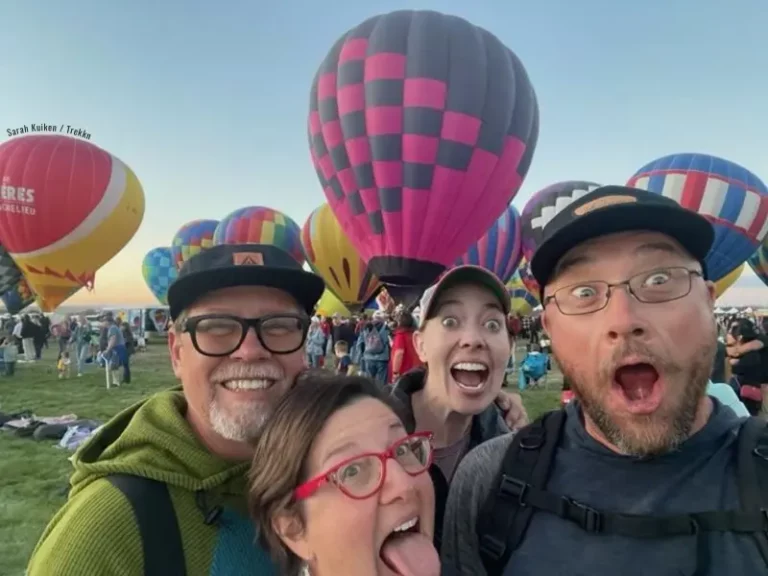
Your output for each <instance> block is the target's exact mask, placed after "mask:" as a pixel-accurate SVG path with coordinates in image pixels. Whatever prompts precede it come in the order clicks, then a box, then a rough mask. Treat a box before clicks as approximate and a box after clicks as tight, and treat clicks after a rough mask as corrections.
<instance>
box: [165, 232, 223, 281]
mask: <svg viewBox="0 0 768 576" xmlns="http://www.w3.org/2000/svg"><path fill="white" fill-rule="evenodd" d="M218 225H219V221H218V220H193V221H192V222H187V223H186V224H184V226H182V227H181V228H179V230H178V232H176V234H175V235H174V236H173V240H172V241H171V256H172V257H173V262H174V264H175V266H176V269H177V270H181V266H182V265H183V264H184V262H186V261H187V260H189V259H190V258H191V257H192V256H194V255H195V254H197V253H198V252H200V251H201V250H205V249H206V248H210V247H211V246H213V233H214V232H215V231H216V226H218Z"/></svg>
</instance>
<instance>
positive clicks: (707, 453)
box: [442, 400, 768, 576]
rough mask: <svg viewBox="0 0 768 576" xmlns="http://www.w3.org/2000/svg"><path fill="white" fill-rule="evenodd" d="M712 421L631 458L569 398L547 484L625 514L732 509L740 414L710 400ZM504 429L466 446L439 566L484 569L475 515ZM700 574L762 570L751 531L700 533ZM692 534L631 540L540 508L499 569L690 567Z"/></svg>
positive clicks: (579, 571)
mask: <svg viewBox="0 0 768 576" xmlns="http://www.w3.org/2000/svg"><path fill="white" fill-rule="evenodd" d="M713 403H714V410H713V412H712V416H711V417H710V419H709V422H707V424H706V425H705V426H704V428H703V429H702V430H700V431H699V432H698V433H697V434H695V435H694V436H692V437H691V438H690V439H689V440H687V441H686V442H685V443H684V444H683V445H682V446H681V447H680V449H679V450H678V451H676V452H674V453H670V454H666V455H663V456H660V457H656V458H648V459H642V460H641V459H637V458H632V457H628V456H622V455H619V454H616V453H614V452H611V451H610V450H608V449H607V448H605V447H604V446H602V445H601V444H599V443H598V442H596V441H595V440H594V439H593V438H592V437H591V436H589V435H588V434H587V432H586V431H585V429H584V425H583V423H582V420H581V416H580V412H579V408H578V404H576V403H571V404H570V405H569V406H568V407H567V409H566V412H567V419H566V423H565V430H564V434H563V442H562V445H561V447H560V448H559V449H558V451H557V455H556V459H555V462H554V468H553V469H552V475H551V477H550V482H549V484H548V486H547V490H548V491H550V492H555V493H557V494H562V495H564V496H568V497H571V498H574V499H576V500H578V501H580V502H582V503H584V504H587V505H590V506H592V507H594V508H596V509H598V510H603V511H614V512H622V513H627V514H657V515H658V514H664V515H667V514H688V513H692V512H705V511H712V510H719V509H720V510H723V509H737V508H738V507H739V494H738V489H737V486H736V474H735V456H736V445H737V432H738V430H739V426H740V424H741V422H742V419H739V418H737V417H736V416H735V414H734V413H733V411H731V410H730V409H728V408H725V407H723V406H721V405H720V404H719V403H718V402H717V401H716V400H713ZM511 441H512V435H511V434H507V435H504V436H500V437H498V438H495V439H493V440H489V441H488V442H485V443H484V444H481V445H480V446H478V447H477V448H475V449H474V450H472V451H471V452H470V453H469V454H467V456H466V457H465V458H464V459H463V460H462V462H461V464H459V468H458V470H457V471H456V475H455V476H454V478H453V482H452V483H451V492H450V496H449V498H448V504H447V509H446V515H445V524H444V527H443V545H442V563H443V570H442V574H443V576H457V575H462V576H484V575H486V572H485V569H484V568H483V564H482V561H481V559H480V555H479V553H478V550H479V545H478V537H477V532H476V526H477V516H478V513H479V511H480V510H481V509H482V508H483V506H484V503H485V502H486V500H487V498H488V497H489V494H490V493H491V492H492V490H494V488H495V486H494V483H495V479H496V477H497V475H498V473H499V470H500V467H501V463H502V459H503V457H504V454H505V453H506V451H507V448H508V447H509V445H510V443H511ZM703 537H704V538H705V539H706V542H707V545H708V549H709V550H708V556H709V565H708V567H705V568H704V570H703V571H702V572H701V574H702V575H707V576H722V575H725V574H745V575H746V574H750V575H759V574H768V567H766V564H765V562H764V561H763V559H762V557H761V556H760V553H759V551H758V549H757V545H756V543H755V541H754V538H753V536H751V535H737V534H734V533H731V532H727V533H707V534H706V535H705V536H703ZM696 552H697V551H696V537H695V536H682V537H674V538H667V539H658V540H636V539H630V538H624V537H620V536H615V535H609V534H589V533H587V532H584V531H582V529H581V528H580V527H578V526H577V525H575V524H573V523H571V522H568V521H566V520H562V519H560V518H559V517H557V516H554V515H552V514H549V513H547V512H541V511H539V512H536V513H535V514H534V515H533V520H532V521H531V524H530V526H529V528H528V531H527V533H526V537H525V540H524V541H523V543H522V544H521V545H520V547H519V548H518V549H517V551H515V553H513V554H512V556H511V558H510V561H509V563H508V564H507V567H506V570H505V572H504V574H505V575H508V576H534V575H535V576H541V575H545V574H552V575H555V574H557V575H558V576H582V575H584V576H587V575H589V576H615V575H617V574H621V575H622V576H647V575H649V574H651V575H653V576H667V575H680V576H688V575H692V574H694V573H695V571H696V568H697V567H696Z"/></svg>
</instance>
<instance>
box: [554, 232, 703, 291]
mask: <svg viewBox="0 0 768 576" xmlns="http://www.w3.org/2000/svg"><path fill="white" fill-rule="evenodd" d="M658 252H663V253H665V254H670V255H673V256H688V254H687V253H685V252H683V251H682V250H680V248H678V247H677V246H675V245H674V244H672V243H670V242H664V241H661V240H658V241H656V242H648V243H646V244H641V245H640V246H638V247H637V248H635V255H637V256H644V255H646V254H653V253H658ZM594 262H595V257H594V256H588V255H587V254H574V255H572V256H564V257H563V258H561V259H560V262H558V264H557V266H555V270H554V272H553V273H552V278H551V279H550V281H552V280H554V279H555V278H557V277H558V276H560V275H562V274H564V273H565V272H567V271H568V270H569V269H571V268H575V267H576V266H580V265H582V264H592V263H594Z"/></svg>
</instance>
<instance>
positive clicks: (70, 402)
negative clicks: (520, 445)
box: [0, 344, 560, 576]
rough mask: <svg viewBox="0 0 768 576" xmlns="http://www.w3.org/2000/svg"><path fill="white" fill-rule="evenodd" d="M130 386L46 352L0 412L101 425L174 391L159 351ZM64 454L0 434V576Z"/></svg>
mask: <svg viewBox="0 0 768 576" xmlns="http://www.w3.org/2000/svg"><path fill="white" fill-rule="evenodd" d="M132 372H133V382H132V383H131V384H130V385H126V386H123V387H121V388H112V389H111V390H106V388H105V386H104V373H103V371H101V370H93V371H91V372H89V373H87V374H85V375H83V377H82V378H76V377H72V378H70V379H69V380H58V379H57V377H56V371H55V352H54V350H46V351H45V355H44V358H43V360H42V361H40V362H37V363H35V364H19V365H18V366H17V373H16V376H14V377H12V378H0V410H1V411H3V412H6V413H11V412H17V411H19V410H22V409H29V410H32V411H33V412H34V413H35V414H36V415H38V416H60V415H63V414H71V413H74V414H77V416H78V417H79V418H91V419H95V420H101V421H103V420H106V419H108V418H109V417H110V416H112V415H113V414H115V413H116V412H118V411H119V410H121V409H123V408H125V407H127V406H129V405H131V404H133V403H135V402H137V401H139V400H141V399H142V398H144V397H146V396H148V395H150V394H152V393H153V392H156V391H158V390H162V389H164V388H168V387H171V386H174V385H175V384H176V381H175V379H174V377H173V374H172V372H171V369H170V366H169V364H168V358H167V353H166V349H165V347H164V346H161V345H159V344H158V345H155V346H150V347H149V350H148V351H147V352H143V353H140V354H137V355H136V356H134V357H133V359H132ZM559 384H560V379H559V374H557V373H554V374H552V375H551V376H550V379H549V390H534V391H531V392H526V393H525V394H524V398H525V405H526V409H527V410H528V413H529V414H530V415H531V417H534V416H535V415H536V414H539V413H541V412H543V411H545V410H549V409H551V408H553V407H555V406H556V405H557V403H558V399H559V390H560V386H559ZM69 456H70V453H69V452H67V451H65V450H61V449H59V448H57V447H56V446H55V444H54V443H53V442H47V441H44V442H38V441H36V440H33V439H31V438H16V437H14V436H12V435H11V434H9V433H5V432H0V460H1V461H2V468H1V470H2V473H0V574H2V575H3V576H17V575H18V576H21V575H23V573H24V570H25V568H26V563H27V559H28V557H29V554H30V553H31V552H32V549H33V548H34V546H35V543H36V542H37V539H38V537H39V536H40V534H41V532H42V530H43V529H44V528H45V525H46V524H47V523H48V520H49V519H50V518H51V516H52V515H53V513H54V512H55V511H56V510H57V509H58V508H59V506H61V504H63V503H64V500H65V494H66V490H67V487H68V483H67V481H68V477H69V474H70V471H71V465H70V463H69V461H68V460H67V458H68V457H69Z"/></svg>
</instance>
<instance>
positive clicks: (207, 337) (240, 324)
mask: <svg viewBox="0 0 768 576" xmlns="http://www.w3.org/2000/svg"><path fill="white" fill-rule="evenodd" d="M251 328H253V329H254V330H255V331H256V337H257V338H258V339H259V342H260V343H261V345H262V346H263V347H264V348H265V349H266V350H269V351H270V352H272V353H273V354H290V353H292V352H296V350H298V349H299V348H301V347H302V346H303V345H304V341H305V340H306V338H307V330H308V328H309V318H308V317H307V316H304V315H301V314H269V315H266V316H260V317H259V318H240V317H239V316H232V315H230V314H201V315H199V316H190V317H189V318H187V319H186V320H185V321H184V324H183V327H182V331H183V332H187V333H188V334H189V336H190V338H191V339H192V345H193V346H194V347H195V350H197V351H198V352H200V354H203V355H204V356H214V357H218V356H229V355H230V354H232V353H233V352H234V351H235V350H237V349H238V348H240V346H241V345H242V343H243V341H244V340H245V337H246V335H247V334H248V330H249V329H251Z"/></svg>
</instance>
